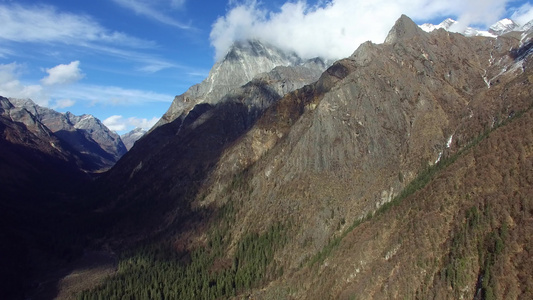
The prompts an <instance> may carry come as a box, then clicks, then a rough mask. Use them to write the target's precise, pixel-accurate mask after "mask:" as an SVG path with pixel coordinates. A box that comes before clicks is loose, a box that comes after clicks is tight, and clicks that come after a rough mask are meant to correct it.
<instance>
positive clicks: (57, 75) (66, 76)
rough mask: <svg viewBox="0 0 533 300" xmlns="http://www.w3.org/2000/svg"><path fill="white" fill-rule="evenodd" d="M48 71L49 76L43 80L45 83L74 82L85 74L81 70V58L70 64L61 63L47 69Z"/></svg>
mask: <svg viewBox="0 0 533 300" xmlns="http://www.w3.org/2000/svg"><path fill="white" fill-rule="evenodd" d="M46 73H48V76H46V77H45V78H43V79H42V80H41V82H42V83H43V84H44V85H55V84H68V83H73V82H76V81H78V80H80V79H82V78H83V77H84V76H85V74H83V73H82V72H81V69H80V61H79V60H76V61H73V62H71V63H69V64H68V65H64V64H60V65H57V66H55V67H53V68H50V69H46Z"/></svg>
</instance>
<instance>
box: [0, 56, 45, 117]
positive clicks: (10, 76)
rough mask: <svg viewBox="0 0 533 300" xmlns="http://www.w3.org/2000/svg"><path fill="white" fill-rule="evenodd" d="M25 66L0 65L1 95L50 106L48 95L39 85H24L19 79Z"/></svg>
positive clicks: (15, 64)
mask: <svg viewBox="0 0 533 300" xmlns="http://www.w3.org/2000/svg"><path fill="white" fill-rule="evenodd" d="M23 69H24V66H22V65H19V64H17V63H14V62H13V63H10V64H5V65H4V64H0V95H1V96H4V97H11V98H20V99H28V98H29V99H32V100H33V101H34V102H35V103H37V104H39V105H42V106H46V105H48V95H47V94H46V91H45V90H44V89H43V87H42V86H40V85H38V84H34V85H32V84H25V83H22V82H21V81H20V80H19V79H18V77H19V76H20V73H21V72H22V70H23Z"/></svg>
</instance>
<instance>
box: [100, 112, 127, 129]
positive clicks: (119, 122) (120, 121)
mask: <svg viewBox="0 0 533 300" xmlns="http://www.w3.org/2000/svg"><path fill="white" fill-rule="evenodd" d="M102 123H104V125H105V126H107V128H109V129H111V130H113V131H124V130H126V122H124V118H123V117H122V116H119V115H114V116H111V117H109V118H107V119H105V120H103V121H102Z"/></svg>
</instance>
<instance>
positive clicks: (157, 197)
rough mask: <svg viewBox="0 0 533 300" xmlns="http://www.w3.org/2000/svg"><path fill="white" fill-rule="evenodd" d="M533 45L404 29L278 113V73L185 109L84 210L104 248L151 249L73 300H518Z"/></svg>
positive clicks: (527, 283)
mask: <svg viewBox="0 0 533 300" xmlns="http://www.w3.org/2000/svg"><path fill="white" fill-rule="evenodd" d="M531 46H532V42H531V31H528V32H521V33H517V32H510V33H507V34H505V35H503V36H499V37H497V38H488V37H465V36H463V35H460V34H455V33H450V32H447V31H445V30H443V29H440V30H435V31H433V32H431V33H426V32H424V31H423V30H421V29H420V28H419V27H418V26H417V25H416V24H415V23H413V22H412V20H410V19H409V18H408V17H406V16H402V17H401V18H400V19H399V20H398V21H397V22H396V24H395V26H394V27H393V28H392V29H391V31H390V33H389V35H388V36H387V38H386V40H385V43H384V44H380V45H376V44H372V43H370V42H367V43H364V44H362V45H361V46H360V47H359V48H358V49H357V50H356V51H355V52H354V53H353V55H351V56H350V57H348V58H346V59H343V60H340V61H337V62H335V63H334V64H333V65H332V66H330V67H329V68H328V69H327V70H326V71H325V72H324V73H322V75H321V76H320V78H318V80H317V81H315V82H314V83H311V84H309V85H305V86H303V87H301V88H299V89H296V90H294V91H292V92H289V93H287V94H286V95H284V96H283V97H282V95H281V94H280V93H278V92H277V90H276V88H275V87H276V86H277V87H280V86H283V80H285V79H281V78H283V72H280V71H283V70H284V69H283V68H279V67H278V68H276V69H274V71H273V72H270V73H266V74H264V75H261V76H255V77H254V79H253V80H251V81H250V82H249V83H247V84H245V85H243V86H242V87H240V88H238V89H234V90H232V92H230V93H228V94H225V96H224V97H222V99H223V100H221V101H217V102H216V103H210V102H209V101H199V102H198V103H194V104H195V105H191V106H190V108H187V109H181V110H178V109H177V107H178V106H179V105H178V104H179V103H180V102H179V101H181V102H183V100H185V102H187V98H186V97H185V96H180V97H181V98H180V97H178V98H177V99H176V100H175V103H173V108H172V109H170V110H169V111H170V113H167V115H166V117H165V118H164V121H163V122H162V123H160V124H159V126H157V127H156V128H155V129H153V130H152V131H151V132H150V133H149V134H147V135H146V136H145V137H144V138H142V139H141V140H140V141H139V142H138V143H137V144H136V146H135V147H134V148H133V149H132V151H130V152H129V153H128V154H126V155H125V156H124V158H123V159H121V160H120V161H119V162H118V163H117V165H116V166H115V167H114V168H113V169H112V170H111V171H110V172H109V173H108V174H106V176H105V177H103V178H102V181H100V182H99V183H98V184H99V185H98V188H97V189H95V190H98V191H99V193H100V194H98V196H94V195H93V196H94V197H96V198H101V199H103V200H102V202H101V203H100V204H99V206H98V208H97V212H98V214H99V215H100V217H101V218H102V220H103V221H102V223H101V224H105V225H102V226H110V227H106V228H112V229H111V230H107V231H106V232H107V234H108V238H107V242H108V243H111V244H112V245H113V246H114V247H116V248H117V249H120V248H123V247H130V246H131V245H135V244H136V242H138V241H140V240H143V239H146V238H147V237H151V239H150V241H151V242H150V243H152V244H151V246H146V244H145V246H143V247H144V248H143V247H141V248H139V250H138V252H127V253H129V254H126V255H125V260H124V264H122V265H121V266H122V267H121V268H119V271H118V275H117V279H116V280H115V281H113V280H111V281H109V282H107V283H106V285H104V286H103V287H101V288H100V289H99V290H98V289H97V290H94V291H93V292H92V293H93V294H91V293H90V292H87V293H85V294H83V297H85V298H87V299H91V297H96V296H97V295H98V293H102V294H100V296H101V295H111V294H105V293H106V291H113V290H115V291H116V290H118V289H120V287H122V286H123V284H124V282H128V281H127V280H128V278H131V280H132V282H135V283H134V285H135V286H136V287H138V290H137V289H133V288H132V289H129V290H127V291H129V292H125V295H128V293H130V294H131V295H136V294H135V292H134V291H138V293H139V295H142V294H141V293H155V294H152V295H158V294H157V293H160V294H166V295H182V297H186V296H184V295H191V296H192V295H205V296H206V298H217V297H231V296H237V297H240V296H247V295H250V296H252V297H253V298H265V299H282V298H290V299H292V298H295V299H326V298H342V299H353V298H356V299H357V298H363V299H382V298H417V297H418V298H423V299H425V298H439V299H441V298H442V299H456V298H460V297H465V298H475V299H481V298H490V297H496V298H522V297H523V298H528V295H529V294H528V293H530V291H531V288H532V287H533V286H532V282H531V280H529V279H528V278H531V276H530V275H531V274H529V273H528V272H529V271H528V269H531V261H530V258H529V256H528V252H529V251H530V250H529V248H530V245H529V244H530V240H529V238H528V236H529V234H530V226H529V223H530V219H531V216H530V215H531V209H530V205H531V204H530V199H529V198H528V195H530V194H531V193H530V190H531V187H532V182H531V180H530V179H531V170H532V168H531V166H532V149H531V111H530V110H529V109H530V108H531V105H532V99H533V98H532V95H531V93H532V90H533V89H532V88H531V82H532V80H533V79H532V78H533V74H532V73H531V67H532V63H531V61H530V59H531V58H530V53H531ZM509 49H511V50H509ZM230 54H231V52H230ZM229 58H230V59H231V58H232V57H231V55H230V57H229ZM292 70H293V69H292ZM276 72H278V73H279V74H280V76H278V75H276V74H277V73H276ZM291 72H292V71H291ZM309 83H310V82H309ZM184 97H185V98H184ZM180 107H183V106H180ZM187 107H188V106H187ZM510 137H512V139H511V138H510ZM402 191H403V192H402ZM265 240H266V241H267V242H264V241H265ZM153 243H155V244H157V245H158V246H154V244H153ZM250 245H253V246H250ZM265 245H270V246H265ZM150 247H155V248H156V249H158V250H157V251H156V252H155V253H156V254H153V253H152V254H150V252H148V250H146V249H153V248H150ZM256 252H259V254H257V253H256ZM163 253H167V254H166V255H164V254H163ZM168 253H171V254H168ZM151 255H152V256H151ZM169 257H172V259H169ZM172 261H178V262H179V264H177V265H172ZM126 262H127V263H126ZM135 262H137V263H135ZM206 262H207V263H206ZM137 264H138V265H137ZM145 264H148V266H151V267H153V268H154V269H152V270H153V272H159V271H156V270H160V272H161V273H149V274H154V275H153V276H152V275H146V276H150V277H137V279H134V278H136V277H135V276H139V274H140V273H138V272H139V271H138V270H139V269H138V268H140V267H141V266H142V267H143V269H144V270H146V269H145V268H146V265H145ZM169 264H170V266H172V267H168V266H169ZM157 266H166V268H165V270H168V269H171V270H176V272H175V273H164V272H167V271H162V270H163V269H157ZM202 266H203V267H202ZM161 268H163V267H161ZM136 270H137V271H136ZM181 270H183V271H181ZM180 272H182V273H180ZM189 272H190V273H189ZM506 273H509V274H512V276H510V277H509V278H507V279H505V278H504V274H506ZM161 274H165V275H161ZM171 274H172V275H171ZM180 274H181V275H180ZM183 274H187V276H188V277H187V276H185V275H183ZM194 274H196V275H194ZM128 276H130V277H128ZM180 276H185V277H180ZM125 278H126V279H125ZM139 278H140V279H139ZM153 278H159V279H157V280H162V281H159V282H161V284H160V285H159V288H157V287H154V286H153V285H151V282H153V281H151V280H156V279H153ZM161 278H164V279H161ZM121 280H122V281H121ZM135 280H138V281H135ZM180 282H181V283H185V282H186V283H187V286H186V287H183V286H182V285H180ZM187 288H189V289H193V291H192V292H191V291H190V290H188V289H187ZM188 292H191V294H187V293H188ZM172 293H174V294H172ZM180 293H181V294H180ZM169 297H171V296H169Z"/></svg>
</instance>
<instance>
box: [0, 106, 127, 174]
mask: <svg viewBox="0 0 533 300" xmlns="http://www.w3.org/2000/svg"><path fill="white" fill-rule="evenodd" d="M10 101H12V103H13V104H14V106H15V108H17V109H25V110H27V111H28V112H30V113H31V114H32V115H34V116H35V118H37V119H38V120H39V122H41V123H42V124H43V125H44V126H46V127H47V128H49V129H50V130H51V131H52V132H53V133H54V134H55V135H57V136H58V137H59V138H60V139H62V140H63V141H65V142H66V143H68V144H69V145H70V146H71V147H72V148H74V149H76V150H77V151H78V152H79V155H80V157H81V158H82V159H83V160H84V166H83V168H85V169H86V170H87V171H91V172H93V171H102V170H106V169H109V168H110V167H111V166H112V165H113V164H114V163H116V162H117V161H118V159H119V158H120V157H121V156H122V155H124V153H126V151H127V149H126V147H125V146H124V144H123V142H122V140H121V139H120V136H118V135H117V134H116V133H115V132H113V131H111V130H109V129H108V128H107V127H106V126H105V125H104V124H103V123H102V122H101V121H100V120H98V119H96V118H95V117H94V116H92V115H87V114H84V115H81V116H76V115H74V114H72V113H71V112H66V113H64V114H63V113H59V112H56V111H55V110H53V109H50V108H46V107H41V106H39V105H37V104H35V103H34V102H33V101H32V100H30V99H10Z"/></svg>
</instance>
